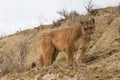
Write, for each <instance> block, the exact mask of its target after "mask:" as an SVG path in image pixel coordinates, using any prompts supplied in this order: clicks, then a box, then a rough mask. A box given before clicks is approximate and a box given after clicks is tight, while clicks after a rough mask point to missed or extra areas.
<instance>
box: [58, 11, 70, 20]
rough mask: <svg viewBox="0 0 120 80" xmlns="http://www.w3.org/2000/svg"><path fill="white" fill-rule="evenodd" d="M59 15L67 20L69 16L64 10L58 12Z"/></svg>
mask: <svg viewBox="0 0 120 80" xmlns="http://www.w3.org/2000/svg"><path fill="white" fill-rule="evenodd" d="M57 13H58V14H59V15H61V16H63V17H65V18H66V17H67V15H68V12H67V10H65V9H62V10H60V11H57Z"/></svg>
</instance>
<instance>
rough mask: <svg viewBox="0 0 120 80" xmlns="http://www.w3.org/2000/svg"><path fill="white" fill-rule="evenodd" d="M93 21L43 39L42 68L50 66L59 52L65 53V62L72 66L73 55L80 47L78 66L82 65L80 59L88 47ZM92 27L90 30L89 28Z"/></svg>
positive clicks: (52, 33)
mask: <svg viewBox="0 0 120 80" xmlns="http://www.w3.org/2000/svg"><path fill="white" fill-rule="evenodd" d="M94 24H95V23H94V19H93V18H92V19H90V20H87V21H85V22H82V23H81V25H76V26H74V27H72V28H66V29H62V30H55V31H52V32H50V33H48V34H47V35H45V36H44V37H43V39H42V40H41V43H40V54H41V62H42V65H43V66H48V65H51V64H52V63H53V62H54V61H55V59H56V56H57V55H58V52H59V51H65V52H66V62H67V64H68V65H72V64H73V54H74V52H75V51H77V50H78V48H79V47H80V49H81V54H80V56H79V58H78V64H82V61H81V60H82V58H83V56H84V54H85V51H86V48H87V47H88V45H89V42H90V38H91V34H92V33H93V31H94V28H95V25H94ZM90 27H92V28H90Z"/></svg>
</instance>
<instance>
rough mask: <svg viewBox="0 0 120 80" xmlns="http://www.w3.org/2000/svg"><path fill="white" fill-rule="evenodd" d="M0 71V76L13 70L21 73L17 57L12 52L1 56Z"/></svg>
mask: <svg viewBox="0 0 120 80" xmlns="http://www.w3.org/2000/svg"><path fill="white" fill-rule="evenodd" d="M0 70H1V74H0V76H2V75H4V74H7V73H9V72H12V71H14V70H17V71H21V65H20V62H19V56H17V55H16V54H15V53H14V52H13V51H12V50H10V51H9V52H8V53H5V54H3V55H2V57H1V58H0Z"/></svg>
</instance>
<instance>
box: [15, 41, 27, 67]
mask: <svg viewBox="0 0 120 80" xmlns="http://www.w3.org/2000/svg"><path fill="white" fill-rule="evenodd" d="M17 48H18V51H19V55H20V62H21V65H22V66H24V63H25V61H26V58H27V55H28V42H27V40H26V39H24V40H22V41H20V42H19V43H18V44H17Z"/></svg>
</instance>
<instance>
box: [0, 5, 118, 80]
mask: <svg viewBox="0 0 120 80" xmlns="http://www.w3.org/2000/svg"><path fill="white" fill-rule="evenodd" d="M118 9H119V7H109V8H105V9H104V8H103V9H98V10H97V12H98V13H97V14H99V16H98V15H95V16H94V15H92V16H90V15H89V14H87V17H88V15H89V16H90V17H94V18H95V20H96V31H95V33H94V35H93V38H92V40H91V45H90V48H89V49H88V51H87V54H86V56H85V57H84V59H83V60H84V62H85V63H86V64H87V66H86V67H79V68H78V67H75V66H73V67H71V68H66V67H65V58H64V57H63V55H64V53H63V52H60V55H58V57H57V58H58V59H57V60H56V62H55V63H54V64H53V65H51V66H49V67H45V68H41V67H40V66H39V65H37V64H36V63H37V62H39V59H38V56H39V54H37V53H39V43H40V42H39V41H40V39H41V37H42V36H44V35H45V34H46V33H48V32H50V31H52V30H56V29H59V28H58V27H56V28H55V27H53V24H52V25H47V26H46V25H43V27H45V28H43V29H42V30H41V29H40V27H39V31H37V29H38V28H37V29H33V30H27V31H26V32H24V31H23V32H19V34H14V35H13V36H10V37H5V38H2V39H0V75H1V78H0V79H1V80H13V79H15V80H17V79H19V80H53V79H54V80H79V79H82V80H83V78H84V80H85V79H86V80H119V79H120V66H119V65H120V50H119V49H120V25H119V23H120V14H118ZM79 16H80V18H79ZM68 17H69V20H64V19H63V20H62V21H58V22H60V27H63V28H64V27H65V26H68V24H69V23H70V24H74V20H75V22H77V20H78V21H79V20H81V19H84V18H85V17H86V15H85V17H84V16H82V17H81V15H80V14H77V13H75V12H73V13H71V14H70V15H69V16H68ZM72 20H73V21H72ZM70 21H71V22H72V23H71V22H70ZM49 27H52V28H49ZM34 31H36V32H35V33H36V34H35V35H34V36H33V33H34ZM25 34H26V35H25ZM28 34H29V36H32V37H29V36H28ZM16 36H17V37H16ZM23 37H26V38H27V37H29V38H27V39H26V38H23ZM16 38H17V39H16ZM12 44H13V45H12ZM9 48H10V49H9ZM15 48H16V49H15ZM62 53H63V54H62ZM33 62H34V63H35V66H36V67H35V66H34V64H33V66H34V67H33V68H29V67H30V66H31V64H32V63H33ZM21 65H22V67H27V69H25V68H24V69H23V68H22V70H21ZM26 65H27V66H26ZM18 71H19V73H18ZM7 73H9V74H7ZM81 77H82V78H81Z"/></svg>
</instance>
